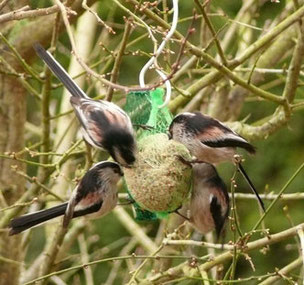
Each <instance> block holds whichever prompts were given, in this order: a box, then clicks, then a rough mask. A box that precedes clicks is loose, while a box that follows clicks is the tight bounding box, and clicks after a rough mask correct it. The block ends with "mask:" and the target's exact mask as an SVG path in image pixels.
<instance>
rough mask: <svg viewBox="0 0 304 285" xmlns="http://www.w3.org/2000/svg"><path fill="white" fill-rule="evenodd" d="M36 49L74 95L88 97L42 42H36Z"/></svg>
mask: <svg viewBox="0 0 304 285" xmlns="http://www.w3.org/2000/svg"><path fill="white" fill-rule="evenodd" d="M34 49H35V51H36V53H37V54H38V56H39V57H40V58H41V59H42V60H43V61H44V62H45V63H46V64H47V66H48V67H49V69H50V70H51V71H52V72H53V73H54V74H55V75H56V77H57V78H58V79H59V80H60V81H61V82H62V84H63V85H64V86H65V87H66V89H68V90H69V92H70V93H71V94H72V96H76V97H81V98H87V95H86V94H85V93H84V92H83V91H82V90H81V89H80V87H79V86H78V85H77V84H76V83H75V82H74V80H73V79H72V78H71V77H70V75H69V74H68V73H67V72H66V71H65V70H64V69H63V67H62V66H61V65H60V64H59V63H58V62H57V60H56V59H55V58H54V57H53V56H52V55H51V54H50V53H49V52H47V51H46V50H45V49H44V48H43V47H42V46H41V45H40V44H38V43H35V44H34Z"/></svg>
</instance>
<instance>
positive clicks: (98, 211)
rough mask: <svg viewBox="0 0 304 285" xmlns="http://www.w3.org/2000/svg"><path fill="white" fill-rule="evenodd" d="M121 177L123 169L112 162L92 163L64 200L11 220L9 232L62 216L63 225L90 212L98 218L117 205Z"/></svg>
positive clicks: (23, 229) (22, 229)
mask: <svg viewBox="0 0 304 285" xmlns="http://www.w3.org/2000/svg"><path fill="white" fill-rule="evenodd" d="M122 176H123V172H122V170H121V168H120V166H119V164H117V163H115V162H110V161H103V162H99V163H97V164H95V165H94V166H93V167H92V168H90V169H89V170H88V171H87V173H86V174H85V175H84V176H83V177H82V179H81V180H80V182H79V183H78V185H77V186H76V188H75V189H74V191H73V193H72V196H71V198H70V200H69V201H68V202H65V203H62V204H60V205H58V206H55V207H53V208H50V209H46V210H41V211H38V212H34V213H30V214H26V215H23V216H20V217H17V218H14V219H12V221H11V223H10V232H9V234H10V235H15V234H18V233H21V232H23V231H25V230H27V229H29V228H31V227H34V226H36V225H39V224H41V223H43V222H45V221H48V220H50V219H53V218H56V217H59V216H62V215H64V218H63V226H64V227H67V226H68V224H69V222H70V220H71V219H72V218H76V217H80V216H84V215H87V214H93V213H95V214H94V216H98V217H100V216H104V215H106V214H107V213H109V212H110V211H111V210H112V209H113V208H114V207H115V206H116V204H117V200H118V195H117V182H118V180H119V179H120V178H121V177H122Z"/></svg>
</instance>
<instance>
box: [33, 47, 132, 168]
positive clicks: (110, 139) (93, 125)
mask: <svg viewBox="0 0 304 285" xmlns="http://www.w3.org/2000/svg"><path fill="white" fill-rule="evenodd" d="M34 49H35V51H36V53H37V54H38V55H39V57H40V58H41V59H42V60H43V61H44V62H45V63H46V64H47V66H48V67H49V68H50V69H51V71H52V72H53V73H54V74H55V75H56V77H57V78H58V79H59V80H60V81H61V82H62V83H63V85H64V86H65V87H66V88H67V89H68V91H69V92H70V93H71V95H72V97H71V99H70V102H71V104H72V106H73V108H74V111H75V114H76V116H77V118H78V120H79V122H80V124H81V126H82V130H83V136H84V138H85V140H86V141H87V142H88V143H89V144H90V145H92V146H94V147H97V148H101V149H104V150H106V151H108V152H109V154H110V155H111V156H112V157H113V159H114V160H115V161H117V162H118V163H120V164H121V165H123V166H128V165H132V164H133V163H134V162H135V152H136V142H135V138H134V131H133V126H132V123H131V120H130V118H129V116H128V115H127V114H126V113H125V112H124V111H123V110H122V109H121V108H120V107H118V106H117V105H115V104H113V103H111V102H108V101H103V100H98V101H97V100H92V99H91V98H89V97H88V96H87V95H86V94H85V93H84V92H83V91H82V90H81V89H80V87H79V86H78V85H77V84H76V83H75V82H74V80H73V79H72V78H71V77H70V76H69V75H68V73H67V72H66V71H65V70H64V69H63V67H62V66H61V65H60V64H59V63H58V62H57V61H56V60H55V58H54V57H53V56H52V55H51V54H50V53H49V52H47V51H46V50H45V49H44V48H43V47H42V46H41V45H40V44H35V45H34Z"/></svg>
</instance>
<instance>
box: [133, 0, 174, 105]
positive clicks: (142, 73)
mask: <svg viewBox="0 0 304 285" xmlns="http://www.w3.org/2000/svg"><path fill="white" fill-rule="evenodd" d="M172 2H173V19H172V25H171V28H170V30H169V32H168V34H167V35H166V37H165V38H164V40H163V41H162V43H161V44H160V46H159V47H158V49H157V50H156V52H155V53H154V55H153V56H152V57H151V58H150V59H149V61H148V62H147V63H146V64H145V65H144V67H143V68H142V69H141V71H140V73H139V85H140V87H142V88H144V87H145V86H146V84H145V74H146V72H147V70H148V69H149V67H150V66H152V64H153V63H154V67H155V70H156V72H157V73H158V74H159V76H160V77H161V78H162V79H163V80H164V82H165V85H166V98H165V101H164V103H163V104H162V105H161V106H159V108H163V107H164V106H166V105H167V104H168V103H169V102H170V99H171V90H172V88H171V83H170V81H169V80H168V79H167V77H166V75H165V74H164V73H163V72H162V71H160V70H159V69H158V67H157V57H158V56H159V55H160V54H161V52H162V51H163V49H164V47H165V45H166V43H167V42H168V41H169V40H170V38H171V37H172V35H173V34H174V32H175V30H176V27H177V21H178V0H172Z"/></svg>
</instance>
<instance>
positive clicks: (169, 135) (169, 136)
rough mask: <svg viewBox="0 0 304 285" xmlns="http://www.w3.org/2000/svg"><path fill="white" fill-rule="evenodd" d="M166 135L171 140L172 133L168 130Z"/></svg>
mask: <svg viewBox="0 0 304 285" xmlns="http://www.w3.org/2000/svg"><path fill="white" fill-rule="evenodd" d="M167 136H168V139H169V140H172V135H171V133H170V132H167Z"/></svg>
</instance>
